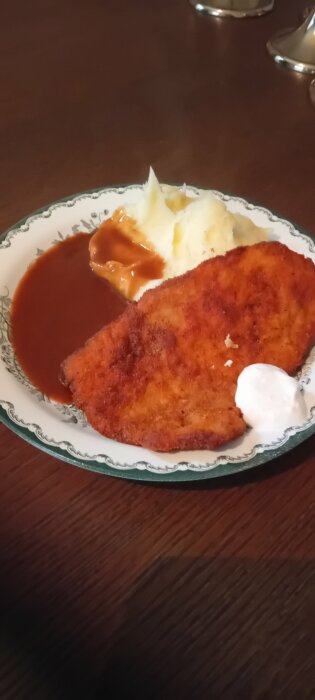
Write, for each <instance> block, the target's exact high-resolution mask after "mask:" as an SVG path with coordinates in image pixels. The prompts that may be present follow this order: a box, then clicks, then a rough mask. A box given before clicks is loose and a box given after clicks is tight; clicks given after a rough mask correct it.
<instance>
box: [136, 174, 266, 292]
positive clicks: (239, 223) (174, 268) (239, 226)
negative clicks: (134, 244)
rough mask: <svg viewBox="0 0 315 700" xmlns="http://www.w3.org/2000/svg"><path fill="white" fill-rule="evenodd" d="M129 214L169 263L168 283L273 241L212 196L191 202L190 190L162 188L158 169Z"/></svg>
mask: <svg viewBox="0 0 315 700" xmlns="http://www.w3.org/2000/svg"><path fill="white" fill-rule="evenodd" d="M125 212H126V214H127V216H129V217H130V218H132V219H133V220H134V221H135V222H136V226H137V228H138V229H139V230H140V231H142V232H143V233H144V235H145V237H146V239H147V240H148V242H149V243H150V245H151V246H152V247H153V248H154V250H156V252H157V253H159V255H160V256H161V257H162V258H163V259H164V260H165V263H166V265H165V270H164V278H169V277H176V276H177V275H181V274H182V273H183V272H186V271H187V270H191V269H192V268H194V267H196V266H197V265H199V263H201V262H202V261H203V260H207V259H208V258H213V257H214V256H215V255H223V254H224V253H226V252H227V251H228V250H231V249H232V248H237V247H238V246H242V245H252V244H253V243H259V242H260V241H265V240H266V239H267V237H268V234H267V231H266V230H265V229H262V228H259V227H258V226H255V224H254V223H253V222H252V221H251V220H250V219H248V218H247V217H246V216H242V215H241V214H232V213H231V212H230V211H229V210H228V209H227V207H226V205H225V204H224V202H222V201H221V200H220V199H217V198H216V197H215V196H214V195H213V194H212V193H211V192H203V193H202V194H200V195H199V196H198V197H189V196H187V194H186V192H185V189H182V190H180V189H178V188H177V187H170V186H161V185H160V184H159V182H158V180H157V178H156V176H155V174H154V171H153V170H152V168H151V169H150V174H149V179H148V182H147V183H146V185H145V186H144V188H143V194H142V196H141V198H140V199H139V201H138V202H137V203H136V204H132V205H126V206H125Z"/></svg>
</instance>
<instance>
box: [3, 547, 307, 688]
mask: <svg viewBox="0 0 315 700" xmlns="http://www.w3.org/2000/svg"><path fill="white" fill-rule="evenodd" d="M313 587H314V563H312V562H304V563H302V562H296V561H288V560H284V561H278V560H277V561H261V562H253V561H250V560H241V559H233V560H231V559H230V560H224V559H210V558H207V557H196V558H194V557H187V556H179V557H177V558H175V557H174V558H165V559H160V560H158V561H156V562H155V563H154V565H152V567H150V568H149V569H148V570H147V571H146V572H144V574H143V575H142V576H141V577H140V578H139V579H138V580H137V581H136V582H135V584H134V586H133V587H132V590H131V591H130V595H129V598H126V599H125V600H121V601H120V602H119V606H121V608H122V609H123V610H125V614H124V618H123V621H122V623H121V624H120V625H119V626H118V628H117V629H116V632H115V634H114V637H111V638H108V636H107V631H106V614H105V613H104V608H101V611H100V613H99V614H100V615H101V616H102V615H103V616H104V626H102V625H101V627H100V629H101V630H102V632H101V636H100V639H99V649H100V652H99V654H98V658H97V659H96V658H95V656H94V655H93V654H89V651H88V643H87V641H86V638H84V639H83V638H82V639H80V640H79V642H81V646H80V643H79V646H78V640H76V643H75V644H74V642H73V638H69V637H67V636H66V635H65V633H64V627H63V616H62V615H61V616H58V610H56V611H55V616H54V621H53V622H52V619H51V616H50V614H49V613H51V610H49V611H48V610H47V609H46V607H45V604H43V601H41V604H40V596H37V599H36V603H35V602H34V606H33V608H31V607H30V608H29V609H28V611H27V612H26V611H25V609H23V606H22V605H21V604H18V602H17V601H14V600H13V599H12V598H10V593H9V591H8V590H7V591H6V593H5V595H2V597H1V648H0V649H1V664H0V668H1V669H2V672H1V673H0V695H1V700H6V698H9V697H10V698H14V700H19V699H20V698H23V699H24V698H32V700H35V699H36V700H37V698H40V700H46V699H49V700H50V698H53V699H55V698H58V700H72V699H74V698H76V699H78V698H80V699H81V698H87V699H88V700H103V699H104V700H105V699H106V700H112V699H115V700H125V699H126V700H127V699H128V700H130V699H137V700H139V699H140V700H142V699H143V700H144V699H145V700H147V699H150V698H152V699H156V700H157V699H160V698H161V699H163V700H168V699H171V698H172V699H173V698H180V699H181V700H186V698H187V700H191V699H192V698H198V699H201V700H203V699H205V700H219V699H220V700H221V699H222V700H251V699H253V700H254V699H255V700H256V699H257V700H258V699H259V700H274V699H277V698H278V699H282V698H283V699H285V700H302V698H303V700H310V699H311V698H313V697H314V690H315V688H314V677H313V672H312V668H313V665H312V661H313V659H312V656H313V654H312V643H311V636H312V627H313V622H312V620H313V610H314V606H313V602H314V595H313V590H314V588H313ZM3 593H4V592H3ZM91 594H92V592H91ZM104 600H106V592H105V591H104ZM34 601H35V598H34ZM116 605H117V603H116ZM68 622H69V621H68ZM76 624H77V621H76V620H73V628H74V630H75V629H76ZM66 627H67V628H68V625H67V626H66ZM87 639H88V635H87ZM109 645H110V646H109ZM102 647H103V649H105V648H107V649H108V648H110V653H109V654H107V655H106V654H105V653H103V655H102ZM12 669H13V671H12ZM100 669H101V670H100ZM10 673H11V675H10ZM1 680H2V686H1ZM3 683H4V684H5V683H7V686H6V687H7V689H8V694H7V695H6V692H5V685H4V686H3ZM1 687H2V691H1ZM3 688H4V691H3ZM10 688H11V692H10Z"/></svg>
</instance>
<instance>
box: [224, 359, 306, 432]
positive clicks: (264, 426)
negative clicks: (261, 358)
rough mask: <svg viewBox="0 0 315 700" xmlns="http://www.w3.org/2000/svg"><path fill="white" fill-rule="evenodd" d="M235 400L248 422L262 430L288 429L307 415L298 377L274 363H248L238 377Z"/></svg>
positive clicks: (299, 422) (256, 428) (252, 426)
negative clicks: (291, 375)
mask: <svg viewBox="0 0 315 700" xmlns="http://www.w3.org/2000/svg"><path fill="white" fill-rule="evenodd" d="M235 403H236V405H237V406H238V408H239V409H240V410H241V411H242V414H243V417H244V420H245V421H246V423H247V425H249V426H250V427H251V428H254V429H255V430H257V431H259V432H269V431H272V432H274V431H277V432H279V431H284V430H286V428H289V427H291V426H297V425H301V423H304V421H305V420H306V418H307V408H306V403H305V400H304V395H303V392H302V390H301V387H300V385H299V383H298V381H297V380H296V379H294V378H293V377H290V376H289V375H288V374H287V373H286V372H284V371H283V370H282V369H279V367H275V366H274V365H267V364H254V365H249V366H248V367H245V369H243V371H242V372H241V373H240V375H239V377H238V381H237V389H236V394H235Z"/></svg>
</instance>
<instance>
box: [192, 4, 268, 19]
mask: <svg viewBox="0 0 315 700" xmlns="http://www.w3.org/2000/svg"><path fill="white" fill-rule="evenodd" d="M189 2H190V4H191V5H192V6H193V7H194V8H195V9H196V10H198V11H199V12H206V13H208V14H209V15H214V16H215V17H238V18H239V17H259V16H260V15H264V14H265V13H266V12H269V11H270V10H272V8H273V5H274V0H204V1H203V2H199V0H189Z"/></svg>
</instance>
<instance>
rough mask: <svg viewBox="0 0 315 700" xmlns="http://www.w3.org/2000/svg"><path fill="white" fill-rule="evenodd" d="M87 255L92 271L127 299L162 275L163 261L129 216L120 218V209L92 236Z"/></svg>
mask: <svg viewBox="0 0 315 700" xmlns="http://www.w3.org/2000/svg"><path fill="white" fill-rule="evenodd" d="M114 217H115V215H114ZM124 230H125V231H126V234H125V233H124ZM90 256H91V263H90V264H91V268H92V270H93V271H94V272H95V273H96V274H97V275H99V276H100V277H104V278H105V279H107V280H109V281H110V282H111V284H113V285H114V286H115V287H116V288H117V289H118V290H119V291H120V292H121V293H122V294H124V296H126V297H127V298H129V299H132V298H133V297H134V295H135V294H136V292H137V291H138V289H140V287H142V285H143V284H145V283H146V282H149V281H151V280H154V279H160V278H162V277H163V268H164V260H163V259H162V258H161V257H160V256H159V255H158V254H157V253H155V252H154V251H153V250H151V249H150V247H149V245H148V243H147V241H146V239H145V237H144V236H143V235H142V234H141V233H140V232H139V231H137V230H136V229H135V228H134V226H133V223H132V221H131V220H130V219H129V220H128V217H123V216H122V217H121V218H119V211H118V213H116V219H115V218H112V219H108V220H107V221H105V222H104V223H103V224H102V225H101V226H100V227H99V229H98V230H97V231H96V232H95V233H94V235H93V236H92V238H91V241H90Z"/></svg>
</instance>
